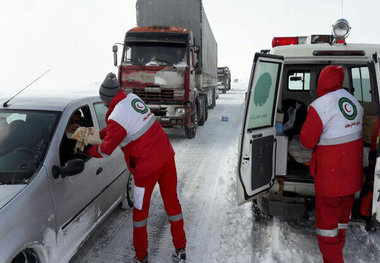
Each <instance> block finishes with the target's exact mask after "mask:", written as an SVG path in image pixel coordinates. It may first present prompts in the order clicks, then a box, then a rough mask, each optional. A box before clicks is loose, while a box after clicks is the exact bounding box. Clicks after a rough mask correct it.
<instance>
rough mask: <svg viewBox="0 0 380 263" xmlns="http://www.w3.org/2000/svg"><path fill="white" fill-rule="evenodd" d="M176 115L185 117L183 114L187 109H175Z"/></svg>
mask: <svg viewBox="0 0 380 263" xmlns="http://www.w3.org/2000/svg"><path fill="white" fill-rule="evenodd" d="M175 113H176V114H177V115H183V114H185V113H186V110H185V108H176V109H175Z"/></svg>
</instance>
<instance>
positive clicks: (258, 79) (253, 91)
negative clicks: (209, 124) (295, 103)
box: [237, 53, 284, 205]
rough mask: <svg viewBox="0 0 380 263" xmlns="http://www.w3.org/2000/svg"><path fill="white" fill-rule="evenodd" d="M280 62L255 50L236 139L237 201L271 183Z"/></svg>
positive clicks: (254, 194)
mask: <svg viewBox="0 0 380 263" xmlns="http://www.w3.org/2000/svg"><path fill="white" fill-rule="evenodd" d="M283 64H284V59H283V57H281V56H275V55H269V54H264V53H256V54H255V58H254V61H253V66H252V72H251V79H250V83H249V86H248V90H247V98H246V99H247V101H246V108H245V118H244V123H243V127H242V132H241V134H240V142H239V161H238V162H239V163H238V178H237V182H238V183H237V184H238V185H237V187H238V189H237V192H238V203H239V205H240V204H243V203H245V202H247V201H250V200H252V199H253V198H254V197H255V196H256V195H257V194H259V193H262V192H264V191H266V190H268V189H269V188H270V187H271V186H272V185H273V183H274V172H275V171H274V170H275V147H276V142H275V135H276V131H275V117H276V116H275V114H276V109H277V100H278V94H279V90H280V87H279V86H280V80H281V75H282V70H283Z"/></svg>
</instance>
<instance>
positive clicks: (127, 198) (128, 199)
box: [121, 173, 135, 209]
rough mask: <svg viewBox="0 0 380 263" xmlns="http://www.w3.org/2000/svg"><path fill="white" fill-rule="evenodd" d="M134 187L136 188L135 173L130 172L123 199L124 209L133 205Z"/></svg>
mask: <svg viewBox="0 0 380 263" xmlns="http://www.w3.org/2000/svg"><path fill="white" fill-rule="evenodd" d="M134 189H135V181H134V180H133V175H132V174H131V173H130V174H129V176H128V180H127V184H126V186H125V193H124V199H123V200H122V201H121V208H122V209H128V208H132V207H133V204H134V200H133V192H134Z"/></svg>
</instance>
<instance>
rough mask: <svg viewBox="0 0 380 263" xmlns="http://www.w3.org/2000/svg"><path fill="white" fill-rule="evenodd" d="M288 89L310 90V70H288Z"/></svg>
mask: <svg viewBox="0 0 380 263" xmlns="http://www.w3.org/2000/svg"><path fill="white" fill-rule="evenodd" d="M288 90H290V91H292V90H294V91H302V90H307V91H309V90H310V72H307V71H290V72H289V73H288Z"/></svg>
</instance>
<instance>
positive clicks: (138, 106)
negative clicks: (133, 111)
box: [136, 103, 144, 109]
mask: <svg viewBox="0 0 380 263" xmlns="http://www.w3.org/2000/svg"><path fill="white" fill-rule="evenodd" d="M136 107H137V108H139V109H144V106H140V104H138V103H136Z"/></svg>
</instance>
